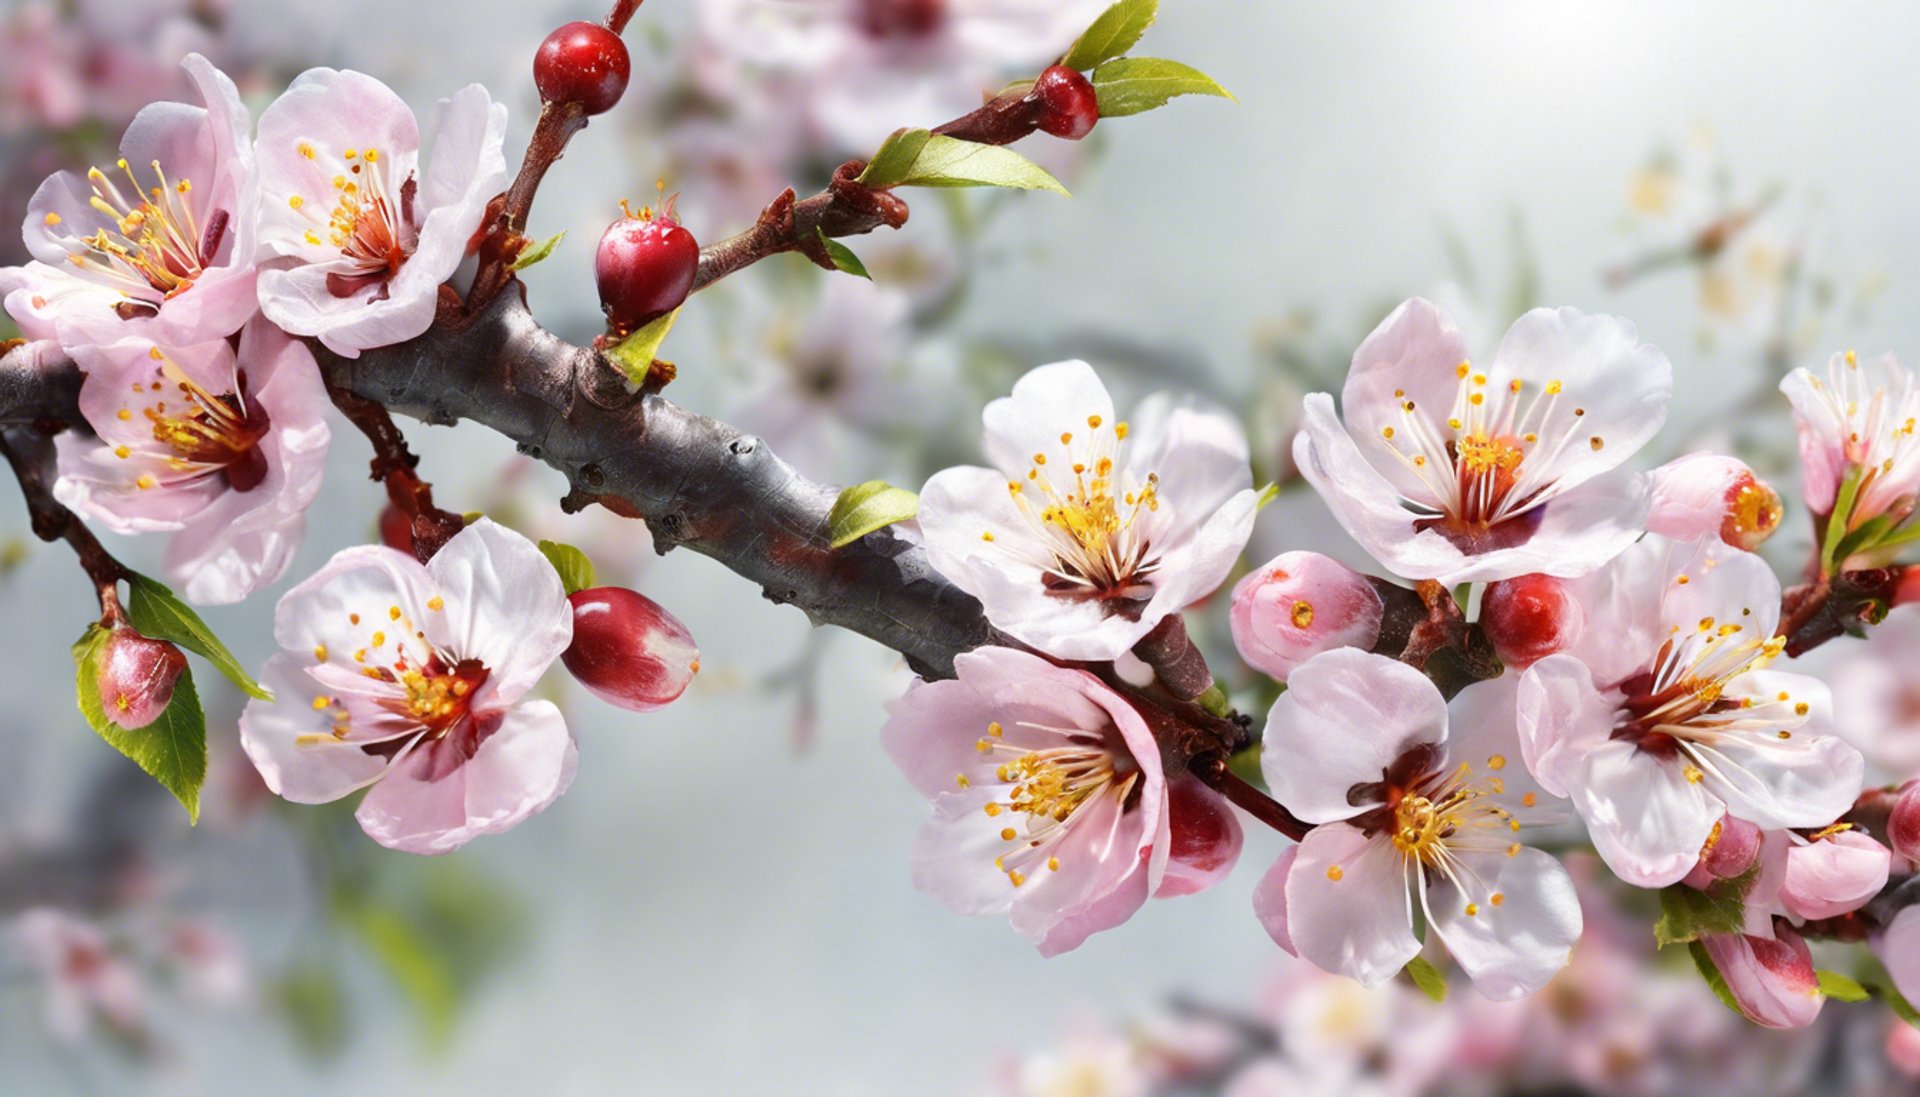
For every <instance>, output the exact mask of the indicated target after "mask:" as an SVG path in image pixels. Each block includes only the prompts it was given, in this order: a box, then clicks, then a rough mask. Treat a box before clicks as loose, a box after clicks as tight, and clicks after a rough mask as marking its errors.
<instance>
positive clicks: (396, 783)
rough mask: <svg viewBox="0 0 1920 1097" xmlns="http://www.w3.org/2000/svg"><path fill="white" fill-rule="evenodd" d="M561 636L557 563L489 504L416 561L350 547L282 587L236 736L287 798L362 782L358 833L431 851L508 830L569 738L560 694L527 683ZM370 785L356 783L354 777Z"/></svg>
mask: <svg viewBox="0 0 1920 1097" xmlns="http://www.w3.org/2000/svg"><path fill="white" fill-rule="evenodd" d="M572 637H573V614H572V611H571V610H570V608H569V607H568V604H567V598H566V592H565V590H564V589H563V588H562V587H561V585H560V577H559V575H557V574H556V573H555V572H554V570H553V566H552V565H551V564H549V563H547V560H546V557H544V556H542V555H541V554H540V551H539V550H538V549H536V548H535V547H534V546H533V543H532V542H530V541H528V540H527V539H526V538H524V537H521V536H520V535H519V534H517V533H514V532H513V531H511V530H508V529H505V528H503V527H501V526H498V525H495V524H494V523H493V522H491V521H489V520H487V519H484V518H482V519H480V520H479V521H477V522H475V523H473V524H472V525H470V526H468V527H467V528H466V529H464V530H462V531H461V532H460V533H458V534H456V535H455V536H454V538H453V539H452V540H451V541H448V542H447V544H446V546H445V547H444V548H442V549H441V550H440V552H439V553H438V554H436V555H435V556H434V558H433V560H432V562H430V563H428V564H424V565H423V564H421V563H420V562H419V561H417V560H415V559H414V558H413V557H412V556H409V555H408V554H406V553H402V552H397V551H395V550H393V549H390V548H386V547H384V546H376V545H363V546H358V547H355V548H350V549H346V550H344V551H342V552H340V553H338V554H336V555H335V556H334V558H333V559H332V560H331V561H330V562H328V564H327V565H326V566H325V567H323V568H321V569H320V570H319V571H318V572H316V573H315V574H314V575H313V576H312V577H311V578H309V579H307V580H306V581H305V582H302V583H300V584H299V585H298V586H296V587H294V588H293V589H292V590H290V591H288V592H287V593H286V596H285V597H283V598H281V599H280V605H279V607H278V608H277V609H276V610H275V612H274V638H275V639H276V640H277V641H278V642H279V644H280V646H281V648H282V649H283V650H282V651H281V652H280V653H279V654H277V655H274V656H273V657H271V658H270V659H268V660H267V665H266V668H265V669H264V670H263V671H262V672H261V674H260V679H261V682H262V683H263V684H264V685H266V686H267V688H268V689H271V690H273V691H274V693H275V695H276V697H277V699H276V700H274V701H252V702H250V703H248V705H247V708H246V711H245V712H243V713H242V714H241V717H240V742H241V745H242V746H243V747H245V748H246V752H247V756H248V757H249V758H251V759H253V764H254V766H255V767H256V768H258V769H259V771H260V776H261V777H262V778H263V779H265V781H266V783H267V787H268V788H271V789H272V790H273V791H274V792H276V793H278V794H279V795H281V796H284V797H286V798H287V799H289V800H292V801H294V802H295V803H302V804H318V803H326V802H328V801H332V800H338V799H340V798H341V797H343V796H346V795H349V794H350V793H353V792H356V791H358V790H360V789H362V788H368V789H369V791H368V792H367V795H366V797H365V799H363V800H361V802H360V809H359V811H357V812H356V813H355V818H357V819H358V820H359V821H360V826H361V829H363V830H365V831H366V832H367V834H368V835H369V836H371V837H372V838H373V839H374V841H376V842H379V843H380V844H381V845H384V846H389V847H392V848H394V849H399V850H405V851H406V852H409V853H445V852H448V851H450V850H454V849H458V848H460V847H461V846H462V845H465V844H466V843H467V842H468V841H470V840H472V839H473V838H476V837H478V836H480V835H482V834H498V833H500V832H502V831H506V830H510V829H512V828H513V827H515V826H518V825H519V824H520V823H522V822H524V821H525V820H526V819H527V818H528V817H529V816H532V815H534V814H536V813H538V812H540V811H542V810H544V809H545V808H546V807H547V805H549V804H551V803H553V801H554V800H556V799H558V798H559V796H560V794H561V793H563V792H565V791H566V789H567V785H568V784H570V783H571V782H572V780H573V773H574V766H575V762H576V758H577V753H576V751H575V749H574V744H573V737H572V736H571V735H570V734H569V733H568V731H567V726H566V722H565V720H563V719H562V718H561V715H560V710H559V709H557V708H555V707H554V706H553V704H552V703H551V702H548V701H528V700H525V699H524V698H525V695H526V693H527V691H528V690H529V689H531V688H532V687H533V685H534V683H535V682H537V681H538V680H539V678H540V676H541V675H542V674H543V673H544V672H545V671H546V669H547V667H548V665H549V664H551V663H552V662H553V661H554V660H555V659H557V658H559V656H560V653H561V652H563V651H565V650H566V647H567V644H568V642H569V641H570V640H571V639H572ZM369 786H371V787H370V788H369Z"/></svg>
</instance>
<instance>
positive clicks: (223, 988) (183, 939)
mask: <svg viewBox="0 0 1920 1097" xmlns="http://www.w3.org/2000/svg"><path fill="white" fill-rule="evenodd" d="M162 957H163V959H165V960H166V961H167V963H168V964H169V965H170V966H171V967H172V969H173V971H174V973H175V974H176V975H177V976H178V978H179V980H180V985H181V987H182V989H183V990H184V991H185V993H186V995H187V996H188V997H189V998H192V999H193V1000H194V1001H196V1002H199V1003H201V1004H202V1005H209V1006H235V1005H239V1004H241V1003H242V1002H245V1001H246V1000H247V999H248V998H249V997H250V996H251V995H252V993H253V975H252V972H251V971H250V970H249V967H248V964H247V954H246V952H245V951H244V950H243V949H242V948H241V947H240V942H239V941H237V940H235V939H234V937H233V935H232V934H230V933H228V932H227V931H226V930H225V929H223V928H221V927H220V926H218V925H216V924H214V923H212V922H209V921H207V920H205V919H199V918H195V919H187V920H183V921H180V922H176V923H175V924H174V925H172V926H171V927H169V928H168V929H167V930H166V938H165V941H164V948H163V952H162Z"/></svg>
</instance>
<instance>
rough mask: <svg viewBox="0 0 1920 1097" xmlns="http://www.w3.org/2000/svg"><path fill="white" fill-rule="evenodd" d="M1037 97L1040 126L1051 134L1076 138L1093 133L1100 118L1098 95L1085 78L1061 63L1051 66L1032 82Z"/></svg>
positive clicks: (1076, 139)
mask: <svg viewBox="0 0 1920 1097" xmlns="http://www.w3.org/2000/svg"><path fill="white" fill-rule="evenodd" d="M1033 94H1034V95H1035V96H1036V97H1037V98H1038V99H1039V100H1040V128H1041V129H1043V130H1046V131H1047V132H1048V133H1051V134H1053V135H1054V136H1055V137H1064V138H1066V139H1067V140H1069V141H1078V140H1080V139H1081V138H1082V137H1085V136H1086V135H1087V134H1089V133H1092V132H1093V124H1094V123H1095V122H1098V121H1099V120H1100V97H1099V96H1097V95H1095V94H1094V91H1093V84H1092V83H1090V82H1088V80H1087V78H1086V77H1084V76H1082V75H1080V74H1079V73H1077V72H1075V71H1073V70H1072V69H1070V68H1068V67H1067V66H1065V65H1054V66H1053V67H1051V68H1049V69H1048V70H1047V71H1045V72H1043V73H1041V74H1040V79H1038V80H1035V81H1034V82H1033Z"/></svg>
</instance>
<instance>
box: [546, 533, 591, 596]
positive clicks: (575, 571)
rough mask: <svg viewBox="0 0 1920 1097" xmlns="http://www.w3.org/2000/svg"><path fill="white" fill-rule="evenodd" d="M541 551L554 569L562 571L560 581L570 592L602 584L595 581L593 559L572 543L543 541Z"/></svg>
mask: <svg viewBox="0 0 1920 1097" xmlns="http://www.w3.org/2000/svg"><path fill="white" fill-rule="evenodd" d="M540 552H541V555H543V556H545V557H546V558H547V562H548V563H550V564H552V565H553V570H555V571H557V572H559V573H560V583H561V585H562V586H564V587H566V588H567V593H568V594H575V593H578V592H579V591H583V590H591V589H593V588H594V587H597V586H599V585H600V584H598V583H596V582H594V571H593V561H592V560H589V559H587V554H586V553H584V552H581V551H580V550H579V549H577V548H574V547H573V546H572V545H566V544H562V543H560V542H559V541H542V542H540Z"/></svg>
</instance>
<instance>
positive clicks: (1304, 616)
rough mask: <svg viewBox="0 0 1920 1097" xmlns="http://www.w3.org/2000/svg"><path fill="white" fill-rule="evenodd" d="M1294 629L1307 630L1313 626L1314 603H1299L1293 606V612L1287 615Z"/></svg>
mask: <svg viewBox="0 0 1920 1097" xmlns="http://www.w3.org/2000/svg"><path fill="white" fill-rule="evenodd" d="M1287 619H1288V620H1290V621H1292V622H1293V627H1294V628H1306V627H1307V626H1309V625H1311V624H1313V603H1311V602H1307V601H1299V602H1295V603H1294V604H1293V612H1292V613H1289V614H1288V615H1287Z"/></svg>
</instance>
